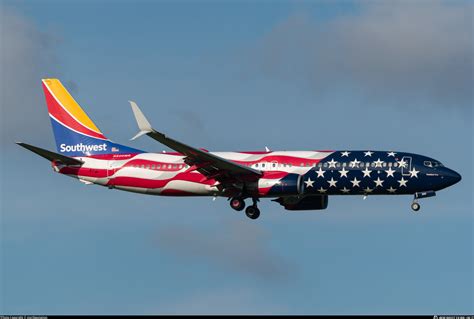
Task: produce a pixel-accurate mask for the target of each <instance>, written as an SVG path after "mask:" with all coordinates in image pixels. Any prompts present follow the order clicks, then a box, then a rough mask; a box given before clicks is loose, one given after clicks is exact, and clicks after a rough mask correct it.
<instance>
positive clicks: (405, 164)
mask: <svg viewBox="0 0 474 319" xmlns="http://www.w3.org/2000/svg"><path fill="white" fill-rule="evenodd" d="M397 163H398V165H399V166H400V167H403V168H407V165H408V163H407V162H405V161H404V160H403V159H402V160H400V161H398V162H397Z"/></svg>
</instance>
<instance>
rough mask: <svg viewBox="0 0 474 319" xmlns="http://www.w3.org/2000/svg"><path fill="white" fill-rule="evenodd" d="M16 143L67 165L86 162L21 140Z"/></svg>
mask: <svg viewBox="0 0 474 319" xmlns="http://www.w3.org/2000/svg"><path fill="white" fill-rule="evenodd" d="M16 144H18V145H20V146H22V147H24V148H26V149H27V150H29V151H32V152H33V153H36V154H38V155H39V156H41V157H44V158H46V159H48V160H50V161H59V162H61V163H63V164H65V165H82V164H84V162H83V161H81V160H78V159H76V158H72V157H69V156H64V155H61V154H58V153H54V152H51V151H48V150H45V149H42V148H39V147H36V146H33V145H30V144H26V143H21V142H16Z"/></svg>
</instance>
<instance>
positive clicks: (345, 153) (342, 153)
mask: <svg viewBox="0 0 474 319" xmlns="http://www.w3.org/2000/svg"><path fill="white" fill-rule="evenodd" d="M350 153H351V152H348V151H345V152H341V157H344V156H346V157H348V156H349V154H350Z"/></svg>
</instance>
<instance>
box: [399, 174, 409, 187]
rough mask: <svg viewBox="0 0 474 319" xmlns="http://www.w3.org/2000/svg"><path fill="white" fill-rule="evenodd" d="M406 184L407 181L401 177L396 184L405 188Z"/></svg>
mask: <svg viewBox="0 0 474 319" xmlns="http://www.w3.org/2000/svg"><path fill="white" fill-rule="evenodd" d="M407 182H408V180H407V179H403V176H402V179H401V180H399V181H398V183H400V187H402V186H405V187H407Z"/></svg>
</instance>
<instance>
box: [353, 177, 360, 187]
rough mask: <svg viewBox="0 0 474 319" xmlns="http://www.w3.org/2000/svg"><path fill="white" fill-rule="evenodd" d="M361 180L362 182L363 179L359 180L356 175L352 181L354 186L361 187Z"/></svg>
mask: <svg viewBox="0 0 474 319" xmlns="http://www.w3.org/2000/svg"><path fill="white" fill-rule="evenodd" d="M360 182H361V181H358V180H357V178H355V177H354V179H353V180H352V181H351V183H352V187H360V186H359V183H360Z"/></svg>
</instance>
